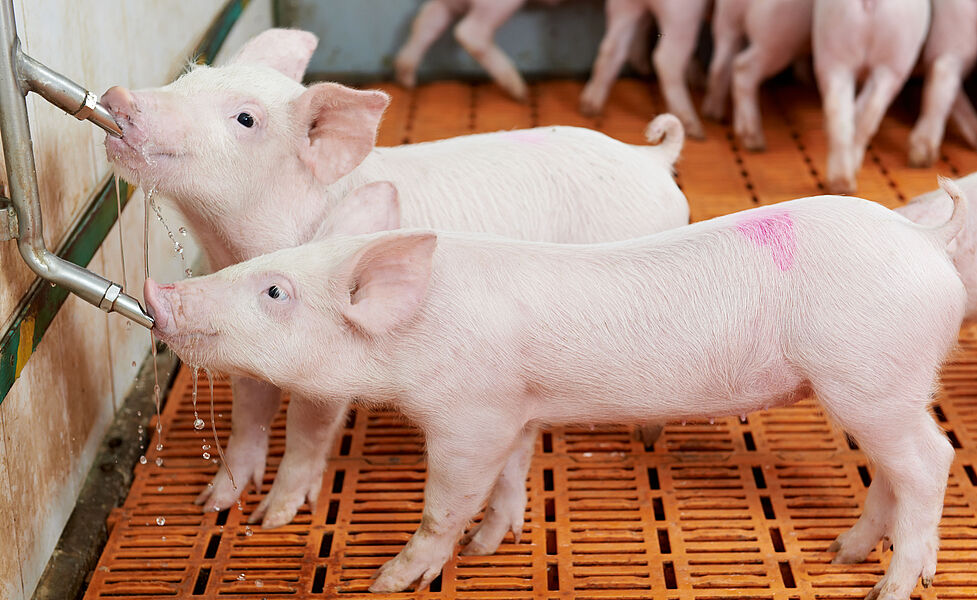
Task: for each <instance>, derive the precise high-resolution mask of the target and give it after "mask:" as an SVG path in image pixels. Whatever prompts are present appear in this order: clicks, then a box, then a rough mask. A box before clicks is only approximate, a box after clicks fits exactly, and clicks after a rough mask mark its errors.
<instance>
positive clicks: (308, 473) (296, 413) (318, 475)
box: [248, 395, 347, 529]
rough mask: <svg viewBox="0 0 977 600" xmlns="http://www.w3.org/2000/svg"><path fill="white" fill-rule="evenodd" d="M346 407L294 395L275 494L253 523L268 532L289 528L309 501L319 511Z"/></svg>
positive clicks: (267, 498)
mask: <svg viewBox="0 0 977 600" xmlns="http://www.w3.org/2000/svg"><path fill="white" fill-rule="evenodd" d="M346 407H347V404H346V403H345V402H343V401H328V402H313V401H311V400H309V399H308V398H303V397H301V396H296V395H293V396H292V401H291V402H290V403H289V405H288V413H287V416H286V418H287V423H286V427H285V455H284V456H283V457H282V461H281V463H280V464H279V466H278V474H277V475H276V476H275V482H274V483H273V484H272V486H271V491H270V492H268V495H267V496H265V497H264V498H263V499H262V500H261V503H259V504H258V507H257V508H256V509H255V510H254V512H253V513H251V516H250V517H249V518H248V522H249V523H257V522H258V521H259V520H261V526H262V527H263V528H265V529H272V528H274V527H281V526H282V525H287V524H288V523H289V522H291V520H292V519H294V518H295V515H296V513H298V510H299V508H300V507H301V506H302V505H303V504H305V503H306V501H308V503H309V506H310V507H311V508H312V509H313V510H315V504H316V500H317V499H318V498H319V491H320V490H321V488H322V475H323V473H325V470H326V460H327V458H328V456H329V452H330V451H331V450H332V446H333V442H334V441H335V439H336V432H337V431H339V428H340V427H341V426H342V424H343V421H344V419H343V417H345V415H346Z"/></svg>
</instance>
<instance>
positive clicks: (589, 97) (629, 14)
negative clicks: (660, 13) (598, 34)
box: [580, 0, 648, 116]
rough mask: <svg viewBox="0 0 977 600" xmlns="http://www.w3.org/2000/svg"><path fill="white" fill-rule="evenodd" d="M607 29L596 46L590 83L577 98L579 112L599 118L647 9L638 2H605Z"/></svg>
mask: <svg viewBox="0 0 977 600" xmlns="http://www.w3.org/2000/svg"><path fill="white" fill-rule="evenodd" d="M605 12H606V13H607V26H606V29H605V32H604V38H603V39H602V40H601V42H600V49H599V50H598V52H597V60H595V61H594V69H593V72H592V73H591V75H590V81H588V82H587V85H586V86H584V89H583V92H582V93H581V94H580V112H582V113H583V114H585V115H588V116H595V115H598V114H600V111H601V109H603V108H604V103H605V102H607V96H608V95H609V94H610V92H611V86H612V85H614V80H615V79H617V76H618V74H619V73H620V72H621V67H623V66H624V61H626V60H627V58H628V49H629V47H630V46H631V43H632V41H633V40H634V36H635V34H636V32H637V31H638V29H639V28H640V26H641V21H642V19H644V18H646V13H647V12H648V9H647V8H646V7H645V6H644V5H643V4H642V3H641V2H640V1H639V0H608V2H607V8H606V9H605Z"/></svg>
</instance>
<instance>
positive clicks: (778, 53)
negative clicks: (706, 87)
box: [733, 39, 792, 151]
mask: <svg viewBox="0 0 977 600" xmlns="http://www.w3.org/2000/svg"><path fill="white" fill-rule="evenodd" d="M766 41H767V40H766V39H763V40H757V41H752V42H750V45H749V47H747V48H746V49H745V50H743V51H742V52H740V53H739V54H738V55H737V56H736V59H735V61H734V62H733V131H734V132H735V133H736V137H738V138H739V139H740V140H741V141H742V143H743V146H744V147H746V149H747V150H754V151H756V150H763V149H764V148H765V147H766V141H765V140H764V138H763V121H762V119H761V117H760V98H759V95H760V85H761V84H762V83H763V82H764V81H766V80H767V78H769V77H770V76H771V75H774V74H776V73H777V72H779V71H781V70H783V69H784V68H785V67H786V66H787V65H789V64H790V61H791V58H792V57H791V56H790V55H788V54H786V53H784V52H783V49H782V48H780V47H778V46H777V45H776V44H773V45H769V44H766V43H765V42H766Z"/></svg>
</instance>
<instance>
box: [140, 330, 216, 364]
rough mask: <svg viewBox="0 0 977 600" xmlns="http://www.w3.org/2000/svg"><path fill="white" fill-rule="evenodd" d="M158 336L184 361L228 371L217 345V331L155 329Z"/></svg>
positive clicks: (154, 331)
mask: <svg viewBox="0 0 977 600" xmlns="http://www.w3.org/2000/svg"><path fill="white" fill-rule="evenodd" d="M153 333H154V334H155V335H156V338H157V339H159V340H161V341H162V342H164V343H165V344H166V345H167V346H168V347H169V349H170V350H172V351H173V352H175V353H176V355H177V356H179V357H180V360H182V361H183V362H184V363H186V364H188V365H191V366H194V367H200V368H204V369H208V370H211V371H220V372H226V369H224V368H223V365H222V364H221V363H222V362H223V361H221V360H220V355H219V352H217V347H218V345H219V341H220V339H219V336H218V334H217V333H204V332H199V331H197V332H193V333H182V332H181V333H170V332H166V331H159V330H156V329H154V330H153Z"/></svg>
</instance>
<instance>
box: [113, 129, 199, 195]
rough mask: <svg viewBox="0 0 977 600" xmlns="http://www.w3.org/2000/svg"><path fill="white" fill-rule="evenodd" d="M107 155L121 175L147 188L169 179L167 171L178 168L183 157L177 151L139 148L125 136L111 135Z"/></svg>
mask: <svg viewBox="0 0 977 600" xmlns="http://www.w3.org/2000/svg"><path fill="white" fill-rule="evenodd" d="M105 155H106V157H107V158H108V160H109V162H110V163H112V165H113V166H114V167H115V171H116V173H117V174H118V175H119V176H121V177H122V178H123V179H125V180H126V181H130V182H133V183H137V184H139V185H140V186H142V187H147V188H149V187H154V183H155V182H159V181H162V180H165V179H167V178H166V177H165V174H166V172H167V171H171V170H173V169H174V168H176V166H177V163H178V162H179V161H180V159H181V158H182V155H181V154H180V153H178V152H175V151H168V150H166V151H164V150H158V149H154V150H153V151H149V150H147V149H145V148H143V149H139V148H136V147H134V146H132V145H130V144H129V143H128V142H127V141H126V140H125V138H113V137H111V136H106V140H105Z"/></svg>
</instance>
